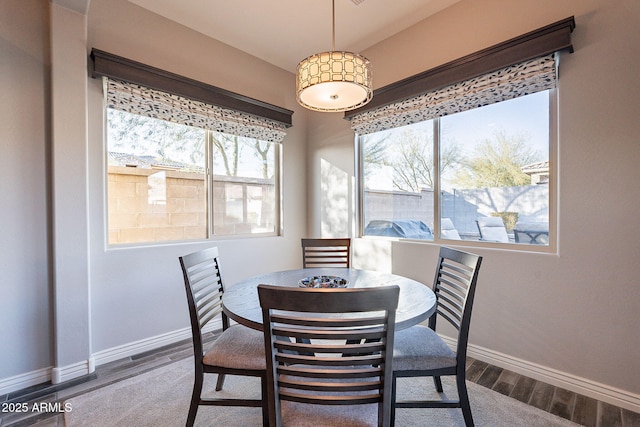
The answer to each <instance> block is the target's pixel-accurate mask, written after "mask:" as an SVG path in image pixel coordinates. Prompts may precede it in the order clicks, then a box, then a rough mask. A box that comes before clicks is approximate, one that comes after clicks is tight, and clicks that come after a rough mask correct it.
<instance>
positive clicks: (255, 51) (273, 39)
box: [129, 0, 460, 72]
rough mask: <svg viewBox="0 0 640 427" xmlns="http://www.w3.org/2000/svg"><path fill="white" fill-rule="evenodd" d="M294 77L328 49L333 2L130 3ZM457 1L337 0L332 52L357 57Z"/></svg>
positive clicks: (223, 0)
mask: <svg viewBox="0 0 640 427" xmlns="http://www.w3.org/2000/svg"><path fill="white" fill-rule="evenodd" d="M129 1H130V2H131V3H134V4H136V5H138V6H141V7H143V8H145V9H148V10H150V11H152V12H154V13H157V14H159V15H161V16H164V17H166V18H169V19H171V20H173V21H175V22H178V23H180V24H182V25H184V26H186V27H189V28H192V29H194V30H196V31H199V32H201V33H203V34H205V35H207V36H209V37H212V38H214V39H217V40H219V41H221V42H223V43H226V44H228V45H230V46H233V47H235V48H237V49H240V50H242V51H244V52H247V53H249V54H251V55H253V56H256V57H258V58H261V59H263V60H265V61H267V62H269V63H271V64H274V65H276V66H278V67H280V68H283V69H285V70H288V71H291V72H295V69H296V66H297V64H298V62H300V61H301V60H302V59H304V58H306V57H307V56H309V55H312V54H314V53H317V52H322V51H327V50H331V26H332V25H331V0H180V1H176V0H129ZM458 1H460V0H336V2H335V8H336V11H335V14H336V30H335V31H336V34H335V39H336V40H335V48H336V50H348V51H353V52H361V51H363V50H365V49H366V48H368V47H370V46H373V45H374V44H376V43H378V42H380V41H381V40H384V39H386V38H388V37H390V36H392V35H394V34H396V33H398V32H400V31H402V30H404V29H405V28H408V27H410V26H412V25H414V24H416V23H417V22H419V21H421V20H423V19H425V18H427V17H428V16H430V15H433V14H435V13H437V12H439V11H440V10H442V9H444V8H447V7H449V6H451V5H452V4H454V3H457V2H458Z"/></svg>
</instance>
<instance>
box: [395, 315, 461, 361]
mask: <svg viewBox="0 0 640 427" xmlns="http://www.w3.org/2000/svg"><path fill="white" fill-rule="evenodd" d="M455 365H456V354H455V353H454V352H453V351H452V350H451V349H450V348H449V346H447V344H445V342H444V341H443V340H442V338H440V337H439V336H438V334H436V333H435V332H434V331H433V330H432V329H429V328H428V327H426V326H422V325H417V326H413V327H411V328H408V329H403V330H401V331H396V333H395V338H394V343H393V370H394V371H413V370H431V369H439V368H447V367H451V366H455Z"/></svg>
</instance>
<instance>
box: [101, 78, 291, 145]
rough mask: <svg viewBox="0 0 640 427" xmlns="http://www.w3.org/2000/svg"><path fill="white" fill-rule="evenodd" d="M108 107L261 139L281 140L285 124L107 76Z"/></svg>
mask: <svg viewBox="0 0 640 427" xmlns="http://www.w3.org/2000/svg"><path fill="white" fill-rule="evenodd" d="M104 85H105V96H106V100H107V107H109V108H113V109H116V110H121V111H126V112H129V113H134V114H139V115H143V116H148V117H153V118H156V119H162V120H167V121H170V122H174V123H179V124H183V125H188V126H195V127H199V128H203V129H208V130H212V131H216V132H224V133H228V134H232V135H238V136H243V137H248V138H256V139H259V140H262V141H269V142H282V140H283V139H284V137H285V135H286V127H285V125H284V124H283V123H280V122H277V121H275V120H270V119H267V118H264V117H259V116H256V115H253V114H248V113H243V112H239V111H235V110H231V109H228V108H223V107H219V106H215V105H211V104H207V103H205V102H200V101H195V100H192V99H189V98H185V97H182V96H178V95H172V94H169V93H166V92H162V91H158V90H154V89H149V88H146V87H143V86H140V85H137V84H133V83H128V82H124V81H120V80H115V79H111V78H107V77H104Z"/></svg>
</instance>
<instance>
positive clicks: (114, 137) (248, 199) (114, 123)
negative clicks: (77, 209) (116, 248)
mask: <svg viewBox="0 0 640 427" xmlns="http://www.w3.org/2000/svg"><path fill="white" fill-rule="evenodd" d="M278 149H279V144H277V143H273V142H267V141H261V140H258V139H255V138H247V137H241V136H237V135H230V134H225V133H222V132H214V131H209V130H205V129H201V128H197V127H192V126H185V125H180V124H175V123H171V122H168V121H165V120H159V119H155V118H151V117H146V116H141V115H137V114H132V113H128V112H124V111H118V110H115V109H112V108H107V157H108V162H107V163H108V168H107V173H108V180H107V182H108V185H107V187H108V188H107V192H108V198H107V211H108V241H109V244H111V245H115V244H127V243H143V242H167V241H182V240H191V239H207V238H210V237H212V236H230V235H274V234H276V233H277V232H278V231H279V219H278V218H279V217H278V212H279V207H278V206H279V205H278V203H279V199H280V197H279V192H278V185H277V183H278V169H277V167H278V164H279V162H278V157H279V153H278ZM207 171H211V173H208V172H207Z"/></svg>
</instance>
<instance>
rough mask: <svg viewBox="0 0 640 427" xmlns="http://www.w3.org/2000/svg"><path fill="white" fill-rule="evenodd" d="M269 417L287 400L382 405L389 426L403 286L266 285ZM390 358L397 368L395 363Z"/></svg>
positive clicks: (275, 419) (382, 416) (381, 413)
mask: <svg viewBox="0 0 640 427" xmlns="http://www.w3.org/2000/svg"><path fill="white" fill-rule="evenodd" d="M258 295H259V298H260V305H261V307H262V315H263V325H264V334H265V350H266V354H267V381H268V383H269V388H268V393H269V405H270V406H269V413H270V416H271V417H272V419H271V421H272V425H279V424H278V423H279V421H280V417H281V413H280V403H281V401H285V400H287V401H294V402H302V403H308V404H320V405H354V404H365V403H376V404H378V416H379V420H383V419H385V420H386V422H387V424H385V425H388V421H389V416H390V409H391V378H392V376H391V375H392V367H391V363H390V362H391V360H392V358H393V332H394V328H395V310H396V308H397V305H398V296H399V287H398V286H385V287H379V288H344V289H314V288H293V287H291V288H289V287H282V286H269V285H260V286H258ZM387 361H389V363H387Z"/></svg>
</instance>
